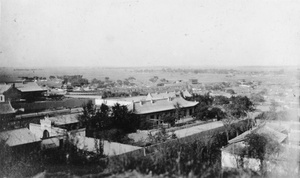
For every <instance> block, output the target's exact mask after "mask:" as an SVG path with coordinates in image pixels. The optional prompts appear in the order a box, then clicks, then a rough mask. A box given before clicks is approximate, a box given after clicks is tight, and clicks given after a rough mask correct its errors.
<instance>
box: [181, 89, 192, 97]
mask: <svg viewBox="0 0 300 178" xmlns="http://www.w3.org/2000/svg"><path fill="white" fill-rule="evenodd" d="M182 94H183V96H184V97H192V95H191V94H190V92H188V91H187V90H184V91H183V92H182Z"/></svg>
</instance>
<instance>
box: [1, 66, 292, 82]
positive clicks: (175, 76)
mask: <svg viewBox="0 0 300 178" xmlns="http://www.w3.org/2000/svg"><path fill="white" fill-rule="evenodd" d="M135 69H139V68H134V69H133V68H72V67H69V68H66V67H64V68H45V69H37V70H14V69H12V68H0V82H1V79H3V78H7V77H12V78H17V77H20V76H28V77H33V76H39V77H46V78H48V77H49V76H50V75H54V76H61V75H83V77H84V78H87V79H89V80H92V79H93V78H97V79H100V80H104V79H105V77H109V78H110V79H111V80H118V79H121V80H123V79H125V78H128V77H130V76H132V77H135V78H136V79H137V80H138V81H140V82H143V83H145V84H147V83H149V84H150V82H149V79H150V78H151V77H153V76H158V77H159V79H161V78H165V79H167V80H169V81H176V80H183V81H188V80H189V79H198V82H199V83H211V82H224V81H229V82H230V81H236V80H239V79H245V80H261V81H269V80H275V79H274V77H272V76H249V75H244V74H239V75H236V76H233V77H226V75H225V74H211V73H205V74H194V73H187V74H186V73H179V72H178V73H166V72H162V71H154V72H151V73H148V72H147V73H145V72H134V70H135ZM156 69H157V68H156ZM232 69H235V70H241V71H264V70H265V71H270V70H278V68H259V67H239V68H232ZM295 72H296V70H293V72H292V73H290V74H289V75H294V74H295ZM286 73H287V72H286ZM289 75H287V76H289ZM287 76H276V78H277V79H279V78H289V77H287Z"/></svg>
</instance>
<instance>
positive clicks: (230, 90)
mask: <svg viewBox="0 0 300 178" xmlns="http://www.w3.org/2000/svg"><path fill="white" fill-rule="evenodd" d="M226 92H227V93H229V94H232V95H234V94H235V92H234V90H233V89H228V90H226Z"/></svg>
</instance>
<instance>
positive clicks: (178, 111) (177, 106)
mask: <svg viewBox="0 0 300 178" xmlns="http://www.w3.org/2000/svg"><path fill="white" fill-rule="evenodd" d="M174 108H175V121H178V120H180V118H181V117H182V113H181V106H180V104H179V103H178V102H176V103H175V104H174Z"/></svg>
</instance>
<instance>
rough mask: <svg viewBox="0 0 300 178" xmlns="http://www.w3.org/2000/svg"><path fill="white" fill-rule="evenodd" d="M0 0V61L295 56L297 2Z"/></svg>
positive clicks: (101, 62) (287, 60) (252, 61)
mask: <svg viewBox="0 0 300 178" xmlns="http://www.w3.org/2000/svg"><path fill="white" fill-rule="evenodd" d="M0 2H1V24H0V29H1V40H0V44H1V46H0V59H1V61H0V67H1V66H18V67H35V66H38V67H42V66H50V67H56V66H147V65H152V66H161V65H169V66H172V65H176V66H180V65H199V66H201V65H218V66H222V65H297V64H299V61H300V59H299V57H300V1H298V0H294V1H288V0H280V1H276V0H268V1H266V0H265V1H263V0H234V1H232V0H207V1H206V0H194V1H192V0H0Z"/></svg>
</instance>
